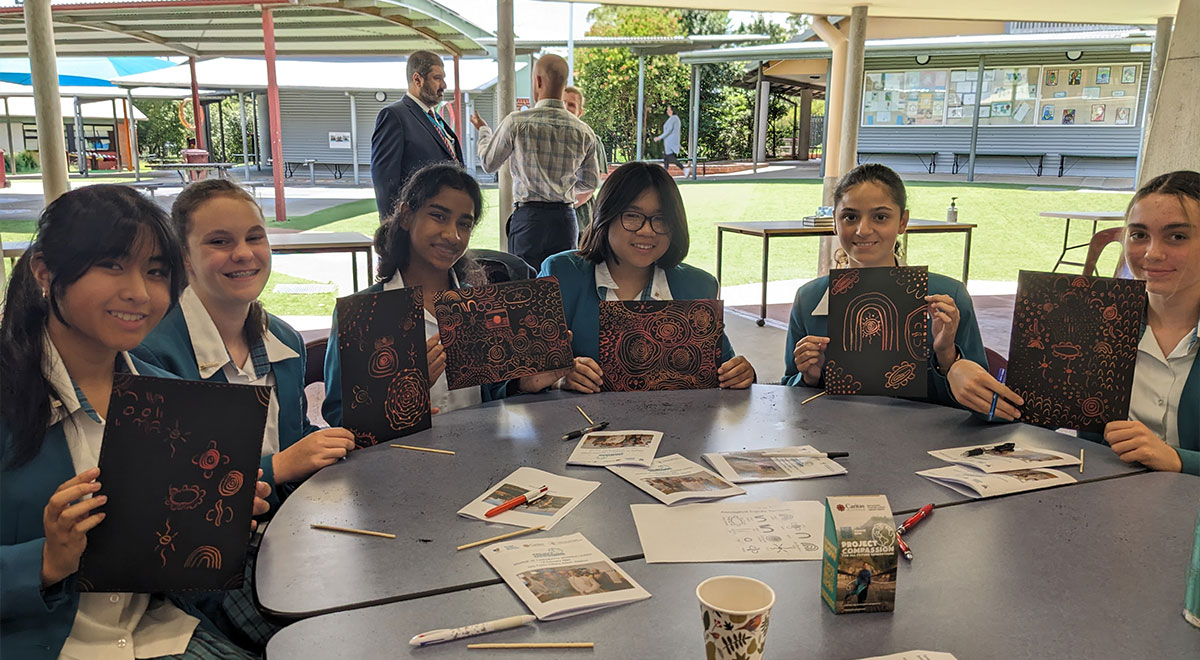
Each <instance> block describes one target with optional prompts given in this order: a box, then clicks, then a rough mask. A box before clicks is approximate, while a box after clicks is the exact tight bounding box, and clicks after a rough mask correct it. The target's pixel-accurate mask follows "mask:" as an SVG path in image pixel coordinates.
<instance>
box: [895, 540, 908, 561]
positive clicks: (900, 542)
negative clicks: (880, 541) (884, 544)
mask: <svg viewBox="0 0 1200 660" xmlns="http://www.w3.org/2000/svg"><path fill="white" fill-rule="evenodd" d="M896 545H897V546H899V547H900V552H902V553H904V558H905V559H907V560H909V561H912V548H910V547H908V544H907V543H905V542H904V537H903V536H900V535H899V534H897V535H896Z"/></svg>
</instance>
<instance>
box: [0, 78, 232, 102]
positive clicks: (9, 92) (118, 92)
mask: <svg viewBox="0 0 1200 660" xmlns="http://www.w3.org/2000/svg"><path fill="white" fill-rule="evenodd" d="M128 91H129V90H126V89H123V88H121V87H116V86H112V87H98V86H95V85H83V86H77V85H59V86H58V94H59V96H62V97H64V98H74V97H76V96H78V97H79V98H81V99H124V98H125V97H126V93H127V92H128ZM225 95H226V94H225V92H223V91H217V90H212V89H204V88H201V89H200V96H201V97H206V96H207V97H213V96H225ZM190 96H191V91H190V90H187V89H178V88H167V87H138V88H136V89H134V90H133V98H135V99H182V98H185V97H190ZM21 97H27V98H33V86H32V85H20V84H17V83H10V82H4V81H0V98H21Z"/></svg>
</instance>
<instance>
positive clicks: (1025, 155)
mask: <svg viewBox="0 0 1200 660" xmlns="http://www.w3.org/2000/svg"><path fill="white" fill-rule="evenodd" d="M960 156H961V157H962V158H961V161H960V159H959V157H960ZM975 156H976V157H978V156H995V157H999V158H1020V159H1022V160H1024V161H1025V164H1026V165H1028V166H1029V169H1031V170H1033V171H1034V172H1036V173H1037V175H1038V176H1041V175H1042V167H1043V165H1044V164H1045V162H1046V154H1044V153H1030V152H1028V151H1026V152H1012V151H1009V152H1005V151H976V152H975ZM1032 158H1036V159H1037V165H1036V166H1035V165H1034V162H1033V161H1032V160H1030V159H1032ZM970 160H971V153H970V152H965V153H959V152H957V151H956V152H954V170H953V171H952V172H951V174H958V172H959V170H961V169H962V166H963V165H965V164H967V163H968V162H970Z"/></svg>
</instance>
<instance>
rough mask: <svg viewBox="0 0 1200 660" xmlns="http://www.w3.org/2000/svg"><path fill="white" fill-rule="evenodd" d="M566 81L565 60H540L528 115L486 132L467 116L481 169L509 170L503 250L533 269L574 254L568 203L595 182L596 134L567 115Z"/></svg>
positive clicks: (554, 57) (588, 193) (581, 196)
mask: <svg viewBox="0 0 1200 660" xmlns="http://www.w3.org/2000/svg"><path fill="white" fill-rule="evenodd" d="M566 83H567V62H566V60H564V59H563V58H561V57H559V56H557V55H546V56H543V57H542V58H541V59H540V60H538V62H537V65H536V66H535V67H534V89H533V98H534V100H535V101H536V104H535V105H534V107H533V108H532V109H530V110H527V111H525V112H514V113H512V114H510V115H508V116H507V117H505V118H504V119H503V120H502V121H501V122H500V125H499V126H497V127H496V130H495V132H494V133H493V131H492V129H491V127H489V126H488V125H487V122H485V121H484V120H483V118H482V117H480V116H479V113H475V114H473V115H471V124H472V125H474V126H475V128H476V129H477V130H478V131H479V160H480V162H481V163H482V165H483V169H484V170H486V171H488V172H495V171H496V170H498V169H500V166H501V165H503V164H504V162H505V161H508V164H509V169H510V170H511V172H512V178H513V202H514V204H513V206H515V207H516V208H515V209H514V210H513V213H512V215H511V216H509V218H508V251H509V252H510V253H512V254H515V255H517V256H519V257H521V258H522V259H524V260H525V261H526V262H528V263H529V265H531V266H533V267H534V268H535V269H537V268H538V267H539V266H541V263H542V261H543V260H544V259H545V258H546V257H548V256H550V255H552V254H555V253H558V252H562V251H563V250H571V249H574V248H575V246H576V244H577V242H578V238H579V229H578V226H577V224H576V221H575V210H574V209H575V205H576V204H578V203H581V202H583V201H586V200H587V199H588V198H589V197H590V196H591V193H592V191H593V190H595V189H596V187H597V186H598V185H599V184H600V168H599V164H598V160H597V157H596V135H595V134H594V133H592V129H591V128H589V127H588V125H587V124H585V123H583V122H582V121H580V120H579V118H578V117H576V116H574V115H572V114H571V113H570V112H568V111H567V109H566V106H565V105H564V104H563V101H562V95H563V88H564V87H565V86H566Z"/></svg>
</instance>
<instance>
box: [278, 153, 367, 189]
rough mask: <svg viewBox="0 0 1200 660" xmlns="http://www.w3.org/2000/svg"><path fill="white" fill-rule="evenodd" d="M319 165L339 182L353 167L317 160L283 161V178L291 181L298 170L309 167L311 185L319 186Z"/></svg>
mask: <svg viewBox="0 0 1200 660" xmlns="http://www.w3.org/2000/svg"><path fill="white" fill-rule="evenodd" d="M268 162H269V161H268ZM317 165H321V166H323V167H324V168H325V169H326V170H329V173H330V174H332V175H333V178H334V179H339V180H340V179H341V178H342V177H343V176H345V175H346V172H349V171H350V168H351V167H352V165H348V164H346V163H323V162H321V161H319V160H317V159H316V158H305V159H304V160H285V161H283V176H284V178H288V179H290V178H291V177H292V175H293V174H295V173H296V170H298V169H300V168H301V167H307V168H308V182H309V184H311V185H314V186H315V185H317V172H316V166H317Z"/></svg>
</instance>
